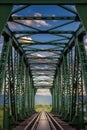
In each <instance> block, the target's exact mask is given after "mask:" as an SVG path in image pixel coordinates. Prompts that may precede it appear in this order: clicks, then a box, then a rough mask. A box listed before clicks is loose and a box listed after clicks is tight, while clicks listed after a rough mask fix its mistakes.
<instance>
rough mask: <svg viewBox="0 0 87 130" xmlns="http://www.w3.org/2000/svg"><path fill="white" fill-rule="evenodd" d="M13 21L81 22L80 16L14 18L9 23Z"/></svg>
mask: <svg viewBox="0 0 87 130" xmlns="http://www.w3.org/2000/svg"><path fill="white" fill-rule="evenodd" d="M13 20H75V21H79V17H78V16H41V17H38V16H37V17H35V16H12V17H10V19H9V21H13Z"/></svg>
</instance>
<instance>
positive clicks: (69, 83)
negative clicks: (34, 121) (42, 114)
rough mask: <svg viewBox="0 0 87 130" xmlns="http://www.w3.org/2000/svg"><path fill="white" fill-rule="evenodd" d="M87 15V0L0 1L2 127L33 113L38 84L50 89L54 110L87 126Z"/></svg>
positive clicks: (6, 128) (7, 128)
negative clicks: (39, 11)
mask: <svg viewBox="0 0 87 130" xmlns="http://www.w3.org/2000/svg"><path fill="white" fill-rule="evenodd" d="M34 7H38V8H42V11H43V12H45V13H44V15H42V14H40V13H38V12H37V10H36V12H35V13H32V11H31V8H33V9H34ZM46 7H48V8H46ZM47 10H48V12H49V13H48V12H47ZM55 10H56V15H55ZM86 13H87V0H42V1H41V0H0V35H1V40H0V47H1V46H2V49H1V51H0V94H1V95H2V94H3V95H4V112H3V130H13V128H14V127H15V126H16V125H17V123H18V122H19V121H23V120H24V119H25V118H26V117H28V115H29V114H33V113H35V110H34V105H35V94H36V92H37V90H38V89H42V88H43V89H49V90H50V92H51V95H52V113H54V114H55V115H58V116H59V117H61V118H62V119H64V120H65V121H67V122H68V123H71V124H72V125H75V126H76V127H78V129H82V128H83V129H85V128H86V124H87V106H86V105H87V104H86V101H85V100H86V97H87V54H86V51H87V43H86V42H87V41H86V37H87V36H86V30H87V16H86ZM21 130H22V129H21ZM26 130H28V129H27V128H26ZM33 130H34V129H33ZM65 130H67V129H65Z"/></svg>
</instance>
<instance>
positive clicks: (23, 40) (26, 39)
mask: <svg viewBox="0 0 87 130" xmlns="http://www.w3.org/2000/svg"><path fill="white" fill-rule="evenodd" d="M18 41H19V42H25V43H29V42H30V43H33V41H32V38H31V37H21V38H19V40H18Z"/></svg>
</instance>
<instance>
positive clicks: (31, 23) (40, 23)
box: [13, 13, 51, 27]
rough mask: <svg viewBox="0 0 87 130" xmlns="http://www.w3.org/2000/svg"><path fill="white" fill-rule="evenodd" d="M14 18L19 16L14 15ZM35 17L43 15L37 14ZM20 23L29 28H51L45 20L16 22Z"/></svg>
mask: <svg viewBox="0 0 87 130" xmlns="http://www.w3.org/2000/svg"><path fill="white" fill-rule="evenodd" d="M13 16H17V15H13ZM34 16H36V17H37V16H38V17H41V16H42V14H40V13H35V14H34ZM16 21H18V22H21V23H23V24H26V25H29V26H38V27H40V26H51V25H50V24H49V23H47V22H46V21H45V20H16ZM16 25H17V24H13V27H15V26H16Z"/></svg>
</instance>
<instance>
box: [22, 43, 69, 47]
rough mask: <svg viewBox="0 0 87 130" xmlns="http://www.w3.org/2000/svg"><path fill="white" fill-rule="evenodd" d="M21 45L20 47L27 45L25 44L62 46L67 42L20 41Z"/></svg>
mask: <svg viewBox="0 0 87 130" xmlns="http://www.w3.org/2000/svg"><path fill="white" fill-rule="evenodd" d="M21 44H22V45H21V46H22V47H27V46H33V45H54V46H59V47H64V46H65V45H67V43H65V42H58V43H56V42H52V43H51V42H47V43H45V42H44V43H38V42H36V43H30V42H29V43H21Z"/></svg>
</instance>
